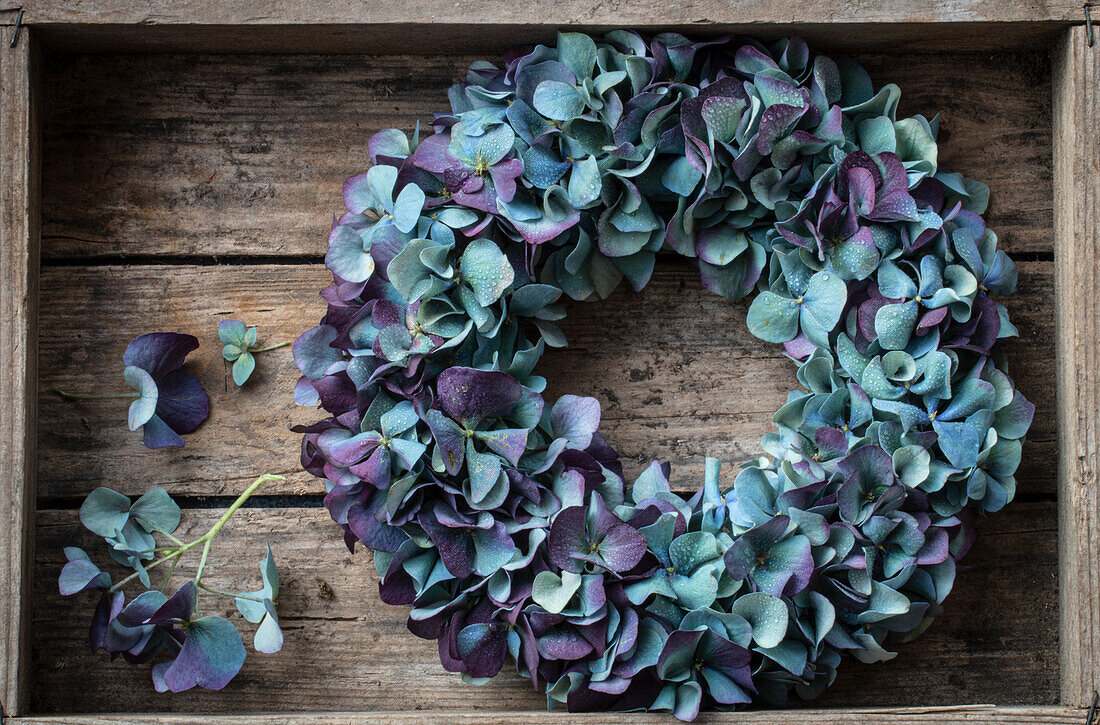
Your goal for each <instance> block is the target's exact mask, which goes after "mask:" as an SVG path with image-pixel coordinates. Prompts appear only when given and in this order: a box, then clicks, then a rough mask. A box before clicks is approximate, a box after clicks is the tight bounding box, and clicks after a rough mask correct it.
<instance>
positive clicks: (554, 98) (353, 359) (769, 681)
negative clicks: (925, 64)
mask: <svg viewBox="0 0 1100 725" xmlns="http://www.w3.org/2000/svg"><path fill="white" fill-rule="evenodd" d="M506 60H507V62H506V64H505V66H504V68H503V69H501V68H498V67H497V66H495V65H492V64H490V63H487V62H477V63H474V64H473V65H472V66H471V67H470V69H469V72H468V74H467V78H466V81H465V82H464V83H459V84H457V85H455V86H454V87H452V88H451V89H450V92H449V98H450V104H451V111H450V112H449V113H443V114H439V115H437V116H436V118H435V120H434V121H433V123H432V126H433V129H434V134H432V135H429V136H427V137H426V138H424V139H423V140H419V138H418V135H417V134H414V135H413V136H412V138H411V139H410V138H408V137H407V136H406V135H405V134H403V133H402V132H400V131H398V130H388V131H382V132H380V133H378V134H376V135H375V136H374V137H372V138H371V140H370V143H369V150H370V158H371V162H372V164H373V166H372V167H371V169H370V170H369V171H367V172H366V173H365V174H362V175H359V176H355V177H353V178H351V179H349V180H348V181H347V183H346V184H345V186H344V197H345V202H346V205H347V208H348V211H347V213H346V214H344V215H343V216H341V217H340V218H339V219H338V220H336V222H335V223H334V225H333V228H332V234H331V237H330V239H329V251H328V254H327V256H326V264H327V266H328V267H329V269H330V270H331V271H332V273H333V278H334V280H333V284H332V285H331V286H330V287H328V288H326V289H325V290H324V291H323V292H322V296H323V297H324V299H325V300H326V301H327V303H328V310H327V313H326V314H325V317H324V319H323V320H322V322H321V324H320V326H318V327H315V328H313V329H312V330H310V331H308V332H306V333H305V334H304V335H302V337H301V338H299V339H298V341H297V342H296V343H295V346H294V355H295V359H296V361H297V363H298V365H299V367H300V368H301V370H302V372H303V374H304V375H303V377H302V379H301V381H300V382H299V384H298V387H297V389H296V391H295V398H296V400H297V401H298V402H300V403H302V404H306V405H318V404H319V405H320V406H321V407H323V408H324V410H325V411H327V413H328V414H329V417H327V418H325V419H324V420H322V421H320V422H318V423H316V424H314V425H311V426H308V427H305V428H301V429H299V430H300V432H302V433H304V434H305V438H304V444H303V451H302V462H303V465H304V466H305V468H306V469H307V470H308V471H310V472H311V473H313V474H314V475H316V476H318V477H322V478H324V480H325V486H326V488H327V490H328V494H327V496H326V497H325V504H326V506H327V507H328V509H329V511H330V512H331V514H332V517H333V518H334V519H335V520H336V521H337V522H338V523H339V524H340V525H341V526H342V527H343V529H344V532H345V540H346V542H347V544H348V546H349V548H352V549H353V550H354V546H355V542H357V541H359V542H362V543H363V544H364V545H366V546H367V547H369V548H371V549H373V550H374V552H375V562H376V565H377V568H378V571H379V573H380V575H381V577H382V579H381V583H380V587H379V588H380V592H381V597H382V599H383V600H384V601H385V602H388V603H391V604H403V605H408V606H410V607H412V610H411V612H410V614H409V620H408V627H409V629H410V630H411V631H412V632H413V633H414V634H416V635H418V636H420V637H425V638H429V639H435V640H438V643H439V656H440V659H441V661H442V664H443V666H444V667H445V668H447V669H448V670H451V671H455V672H461V673H462V674H463V676H464V677H466V678H467V679H470V680H472V681H475V682H478V681H483V680H484V679H486V678H490V677H492V676H494V675H496V674H497V673H498V671H499V670H500V669H501V667H502V666H503V665H504V664H505V661H506V660H507V659H508V657H509V656H511V658H512V659H513V660H514V661H515V663H516V667H517V668H518V670H519V672H520V674H521V675H523V676H524V677H527V678H530V680H531V681H532V683H533V684H534V685H535V687H536V688H539V687H545V690H546V694H547V697H548V699H549V702H550V704H551V705H553V704H554V703H564V704H565V705H566V706H567V707H568V708H569V709H570V710H600V709H640V710H647V709H648V710H657V711H670V712H673V713H674V714H675V715H676V716H677V717H679V718H681V719H691V718H693V717H694V716H695V715H696V714H697V713H698V712H699V710H700V709H701V708H731V707H735V706H738V705H742V704H746V703H750V702H756V703H771V704H779V703H783V702H784V701H785V700H786V698H787V697H788V695H789V693H790V692H791V691H792V690H793V691H795V692H796V693H797V694H798V695H799V696H801V697H805V698H808V697H813V696H815V695H817V694H819V693H821V692H822V691H823V690H824V689H825V688H826V687H827V686H828V685H829V684H830V683H831V682H832V681H833V679H834V678H835V674H836V668H837V666H838V664H839V663H840V660H841V655H842V654H843V653H849V654H851V655H852V656H854V657H856V658H857V659H859V660H861V661H864V662H874V661H880V660H885V659H889V658H890V657H892V656H893V655H892V653H891V652H889V651H888V650H887V645H888V641H887V640H888V639H890V640H891V641H894V642H897V641H902V640H904V639H906V638H912V637H914V636H916V635H917V634H919V633H920V632H921V631H923V630H924V629H925V628H926V627H927V625H928V624H929V622H930V621H931V619H932V618H933V617H934V616H936V615H937V614H939V613H940V612H941V609H942V607H941V604H942V602H943V600H944V597H945V596H946V595H947V594H948V592H949V591H950V590H951V587H952V584H953V581H954V576H955V568H956V566H955V562H956V560H957V559H958V558H959V557H961V556H962V555H963V554H964V553H965V552H966V551H967V549H968V548H969V546H970V543H971V541H972V538H973V530H972V527H971V517H972V512H973V511H981V512H990V511H996V510H998V509H1000V508H1001V507H1003V506H1004V505H1005V504H1006V503H1007V502H1008V501H1009V500H1010V499H1011V498H1012V496H1013V493H1014V490H1015V482H1014V479H1013V474H1014V472H1015V470H1016V468H1017V465H1018V464H1019V462H1020V450H1021V439H1022V438H1023V436H1024V434H1025V433H1026V431H1027V429H1028V427H1029V425H1030V423H1031V419H1032V415H1033V412H1034V406H1033V405H1032V404H1031V403H1029V402H1028V401H1027V400H1025V399H1024V397H1023V396H1022V395H1021V394H1020V393H1019V392H1018V391H1016V389H1015V387H1014V384H1013V382H1012V380H1011V379H1010V378H1009V377H1008V376H1007V375H1006V374H1005V372H1004V364H1003V360H1002V358H1001V357H999V356H998V355H997V353H996V350H995V344H996V342H997V341H998V340H999V339H1001V338H1003V337H1008V336H1012V335H1015V334H1016V330H1015V328H1014V327H1013V326H1012V324H1011V323H1010V322H1009V320H1008V316H1007V314H1006V312H1005V309H1004V307H1003V306H1002V305H1001V304H999V303H997V302H995V301H994V300H993V299H992V298H991V295H1004V294H1009V293H1011V292H1012V291H1013V290H1014V287H1015V285H1016V268H1015V266H1014V265H1013V263H1012V262H1011V260H1009V258H1008V257H1007V256H1006V255H1005V253H1004V252H1002V251H998V250H997V248H996V247H997V238H996V235H995V234H994V233H993V232H992V231H991V230H989V229H987V228H986V225H985V223H984V221H983V220H982V217H981V216H980V214H981V213H982V212H983V211H984V209H985V206H986V201H987V198H988V189H987V188H986V187H985V186H984V185H983V184H980V183H978V182H976V181H973V180H970V179H967V178H964V177H963V176H961V175H959V174H957V173H952V172H947V171H944V170H942V169H940V168H939V167H938V166H937V147H936V135H937V129H938V119H937V118H934V119H932V120H927V119H925V118H924V117H922V116H914V117H912V118H903V119H898V118H896V109H897V105H898V99H899V95H900V91H899V90H898V88H897V87H896V86H893V85H887V86H885V87H883V88H881V89H880V90H878V91H877V92H876V91H875V90H874V88H873V87H872V84H871V80H870V78H869V77H868V75H867V73H866V72H865V71H864V70H863V69H862V68H861V67H860V66H859V65H858V64H856V63H855V62H853V61H851V60H848V59H845V58H837V59H835V60H834V59H830V58H828V57H825V56H822V55H815V54H812V53H811V52H810V51H809V50H808V49H807V47H806V45H805V44H804V43H803V42H802V41H801V40H799V39H797V38H792V39H790V40H783V41H779V42H777V43H775V44H774V45H771V46H765V45H762V44H760V43H757V42H753V41H745V42H743V44H731V43H730V42H729V41H727V40H718V41H706V42H692V41H691V40H688V39H687V38H685V37H683V36H681V35H676V34H662V35H658V36H656V37H655V38H652V39H646V38H644V37H643V36H641V35H639V34H637V33H634V32H630V31H615V32H612V33H609V34H608V35H607V36H606V37H605V38H604V39H603V40H600V41H594V40H593V39H591V38H589V37H588V36H586V35H582V34H576V33H562V34H560V35H559V36H558V42H557V47H556V48H555V47H547V46H543V45H539V46H536V47H533V48H531V47H528V48H523V49H519V50H515V51H512V52H511V53H509V55H508V56H507V59H506ZM666 250H671V251H674V252H677V253H679V254H681V255H683V256H685V257H688V258H691V259H694V260H696V261H697V264H698V267H699V271H700V274H701V276H702V282H703V285H704V286H705V287H706V288H707V289H708V290H711V291H713V292H715V293H717V294H720V295H723V296H724V297H727V298H729V299H730V300H739V299H741V298H743V297H745V296H748V295H750V294H754V293H755V296H754V297H753V299H752V303H751V306H750V307H749V310H748V326H749V330H750V331H751V332H752V333H753V334H754V335H756V336H757V337H759V338H761V339H763V340H766V341H770V342H775V343H782V344H783V345H784V348H785V351H786V353H787V354H788V355H789V356H790V357H791V358H793V359H795V360H797V361H799V362H800V365H799V367H798V372H797V378H798V382H799V383H800V384H801V386H802V389H800V390H797V391H794V392H792V393H790V395H789V396H788V401H787V403H786V404H785V405H784V406H783V407H782V408H781V409H780V410H779V411H778V412H777V413H776V414H775V417H774V420H775V424H776V430H775V431H774V432H769V433H767V434H765V435H764V437H763V440H762V446H763V449H764V451H765V452H766V454H767V455H766V456H764V457H761V458H760V459H759V460H757V461H754V462H750V463H748V464H746V466H745V467H744V470H742V471H741V472H740V473H739V474H738V475H737V477H736V480H735V481H734V483H733V486H732V488H728V489H725V490H724V489H723V488H722V487H721V486H720V484H719V475H718V474H719V464H718V462H717V461H715V460H713V459H709V460H708V461H707V475H706V477H705V480H704V481H703V482H702V486H701V488H700V489H699V491H698V492H697V493H696V494H695V495H694V496H692V497H691V498H690V499H689V500H684V499H683V498H681V497H680V496H678V495H676V494H675V493H674V492H673V491H672V490H671V489H670V486H669V479H668V475H669V470H668V466H667V465H665V466H662V465H659V464H657V463H654V464H653V465H651V466H650V467H649V468H648V469H646V470H645V471H644V472H643V473H642V474H641V475H640V476H639V477H638V478H637V479H636V480H635V481H634V482H633V483H632V484H626V483H624V478H623V471H622V467H621V465H620V464H619V462H618V459H617V454H616V452H615V450H614V449H613V448H612V447H611V446H610V445H608V444H607V443H606V442H605V441H604V439H603V438H602V437H601V436H600V434H599V433H598V431H597V428H598V424H599V420H600V405H599V403H598V402H597V401H596V400H595V399H593V398H583V397H576V396H572V395H566V396H563V397H562V398H560V399H559V400H557V401H556V402H554V403H553V405H549V404H547V403H545V402H544V400H543V398H542V396H541V395H540V393H541V391H542V390H543V389H544V387H545V380H544V379H543V378H541V377H539V376H538V375H536V374H535V368H536V364H537V362H538V360H539V358H540V357H541V355H542V353H543V352H544V350H545V349H546V348H547V347H548V346H549V347H560V346H563V345H565V338H564V336H563V334H562V332H561V330H560V329H559V328H558V327H557V326H556V325H555V322H556V321H558V320H560V319H561V318H562V317H563V316H564V315H565V308H564V307H563V305H562V296H563V295H564V296H565V297H568V298H572V299H574V300H593V299H601V298H604V297H606V296H607V295H608V294H610V293H611V291H612V290H613V289H614V288H615V287H616V286H617V285H618V284H619V283H620V282H621V281H622V280H623V279H624V278H625V279H626V280H627V281H628V282H629V283H630V284H631V286H632V287H633V288H634V289H636V290H640V289H641V288H642V287H644V286H645V284H646V282H647V281H648V280H649V277H650V274H651V272H652V270H653V266H654V264H655V261H656V258H657V255H658V253H660V252H663V251H666Z"/></svg>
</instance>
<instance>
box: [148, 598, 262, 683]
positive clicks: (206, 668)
mask: <svg viewBox="0 0 1100 725" xmlns="http://www.w3.org/2000/svg"><path fill="white" fill-rule="evenodd" d="M244 658H245V649H244V642H242V641H241V634H240V632H238V631H237V628H236V627H234V626H233V625H232V624H231V623H230V622H229V621H228V620H226V619H223V618H222V617H212V616H211V617H202V618H200V619H197V620H195V621H194V622H191V623H190V624H189V625H188V626H187V639H185V640H184V642H183V648H182V649H181V650H180V653H179V654H178V655H176V659H175V661H173V662H172V664H171V666H170V667H169V668H168V669H167V670H165V672H164V684H165V686H166V687H167V688H168V689H169V690H170V691H172V692H183V691H184V690H190V689H191V688H192V687H194V686H195V685H198V686H199V687H202V688H204V689H207V690H220V689H222V688H223V687H225V686H226V685H227V684H229V681H230V680H232V679H233V678H234V677H236V675H237V673H238V672H240V669H241V665H243V664H244Z"/></svg>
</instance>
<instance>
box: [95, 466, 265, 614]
mask: <svg viewBox="0 0 1100 725" xmlns="http://www.w3.org/2000/svg"><path fill="white" fill-rule="evenodd" d="M285 480H286V479H285V478H283V477H282V476H275V475H272V474H269V473H265V474H264V475H262V476H260V477H259V478H257V479H256V480H255V481H253V482H252V484H251V485H250V486H249V487H248V488H246V489H245V490H244V493H242V494H241V495H240V496H238V497H237V500H236V501H234V502H233V503H232V504H230V505H229V508H227V509H226V510H225V513H223V514H222V515H221V518H219V519H218V520H217V521H215V522H214V525H213V526H211V527H210V530H209V531H207V532H206V533H205V534H203V535H202V536H200V537H199V538H197V539H195V540H194V541H191V542H188V543H186V544H185V543H183V542H181V541H180V540H179V539H177V538H175V537H173V536H170V537H169V538H171V539H172V541H174V542H178V543H179V547H178V548H176V549H172V550H170V551H169V552H168V553H167V554H165V555H164V556H162V557H161V558H159V559H157V560H156V561H153V562H150V563H149V564H148V565H147V566H146V567H145V571H147V572H148V571H149V570H150V569H155V568H156V567H158V566H160V565H161V564H163V563H165V562H167V561H171V562H173V564H172V567H171V568H170V569H169V571H168V579H171V577H172V572H174V571H175V569H176V564H177V563H178V560H179V557H180V556H181V555H182V554H183V552H185V551H189V550H191V549H194V548H195V547H196V546H198V545H199V544H202V545H203V549H202V558H201V559H200V560H199V568H198V570H197V571H196V572H195V584H196V585H198V586H202V583H201V580H202V572H203V569H204V568H205V567H206V557H207V556H208V555H209V554H210V545H211V543H212V542H213V541H214V537H216V536H217V535H218V532H220V531H221V530H222V527H223V526H225V524H226V522H227V521H229V519H230V517H232V516H233V514H235V513H236V512H237V509H239V508H240V507H241V506H243V505H244V503H245V501H247V500H248V499H249V498H251V497H252V494H254V493H255V492H256V489H258V488H259V487H260V486H262V485H264V484H265V483H267V482H268V481H285ZM137 577H138V572H134V573H133V574H131V575H130V576H128V577H126V578H125V579H120V580H119V581H118V582H117V583H116V584H115V585H114V586H112V587H111V588H110V589H109V590H108V591H111V592H117V591H118V590H119V589H121V588H122V587H124V586H125V585H126V584H128V583H129V582H131V581H133V580H134V579H136V578H137ZM167 583H168V582H167V580H165V585H167ZM203 588H204V589H205V587H203Z"/></svg>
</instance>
